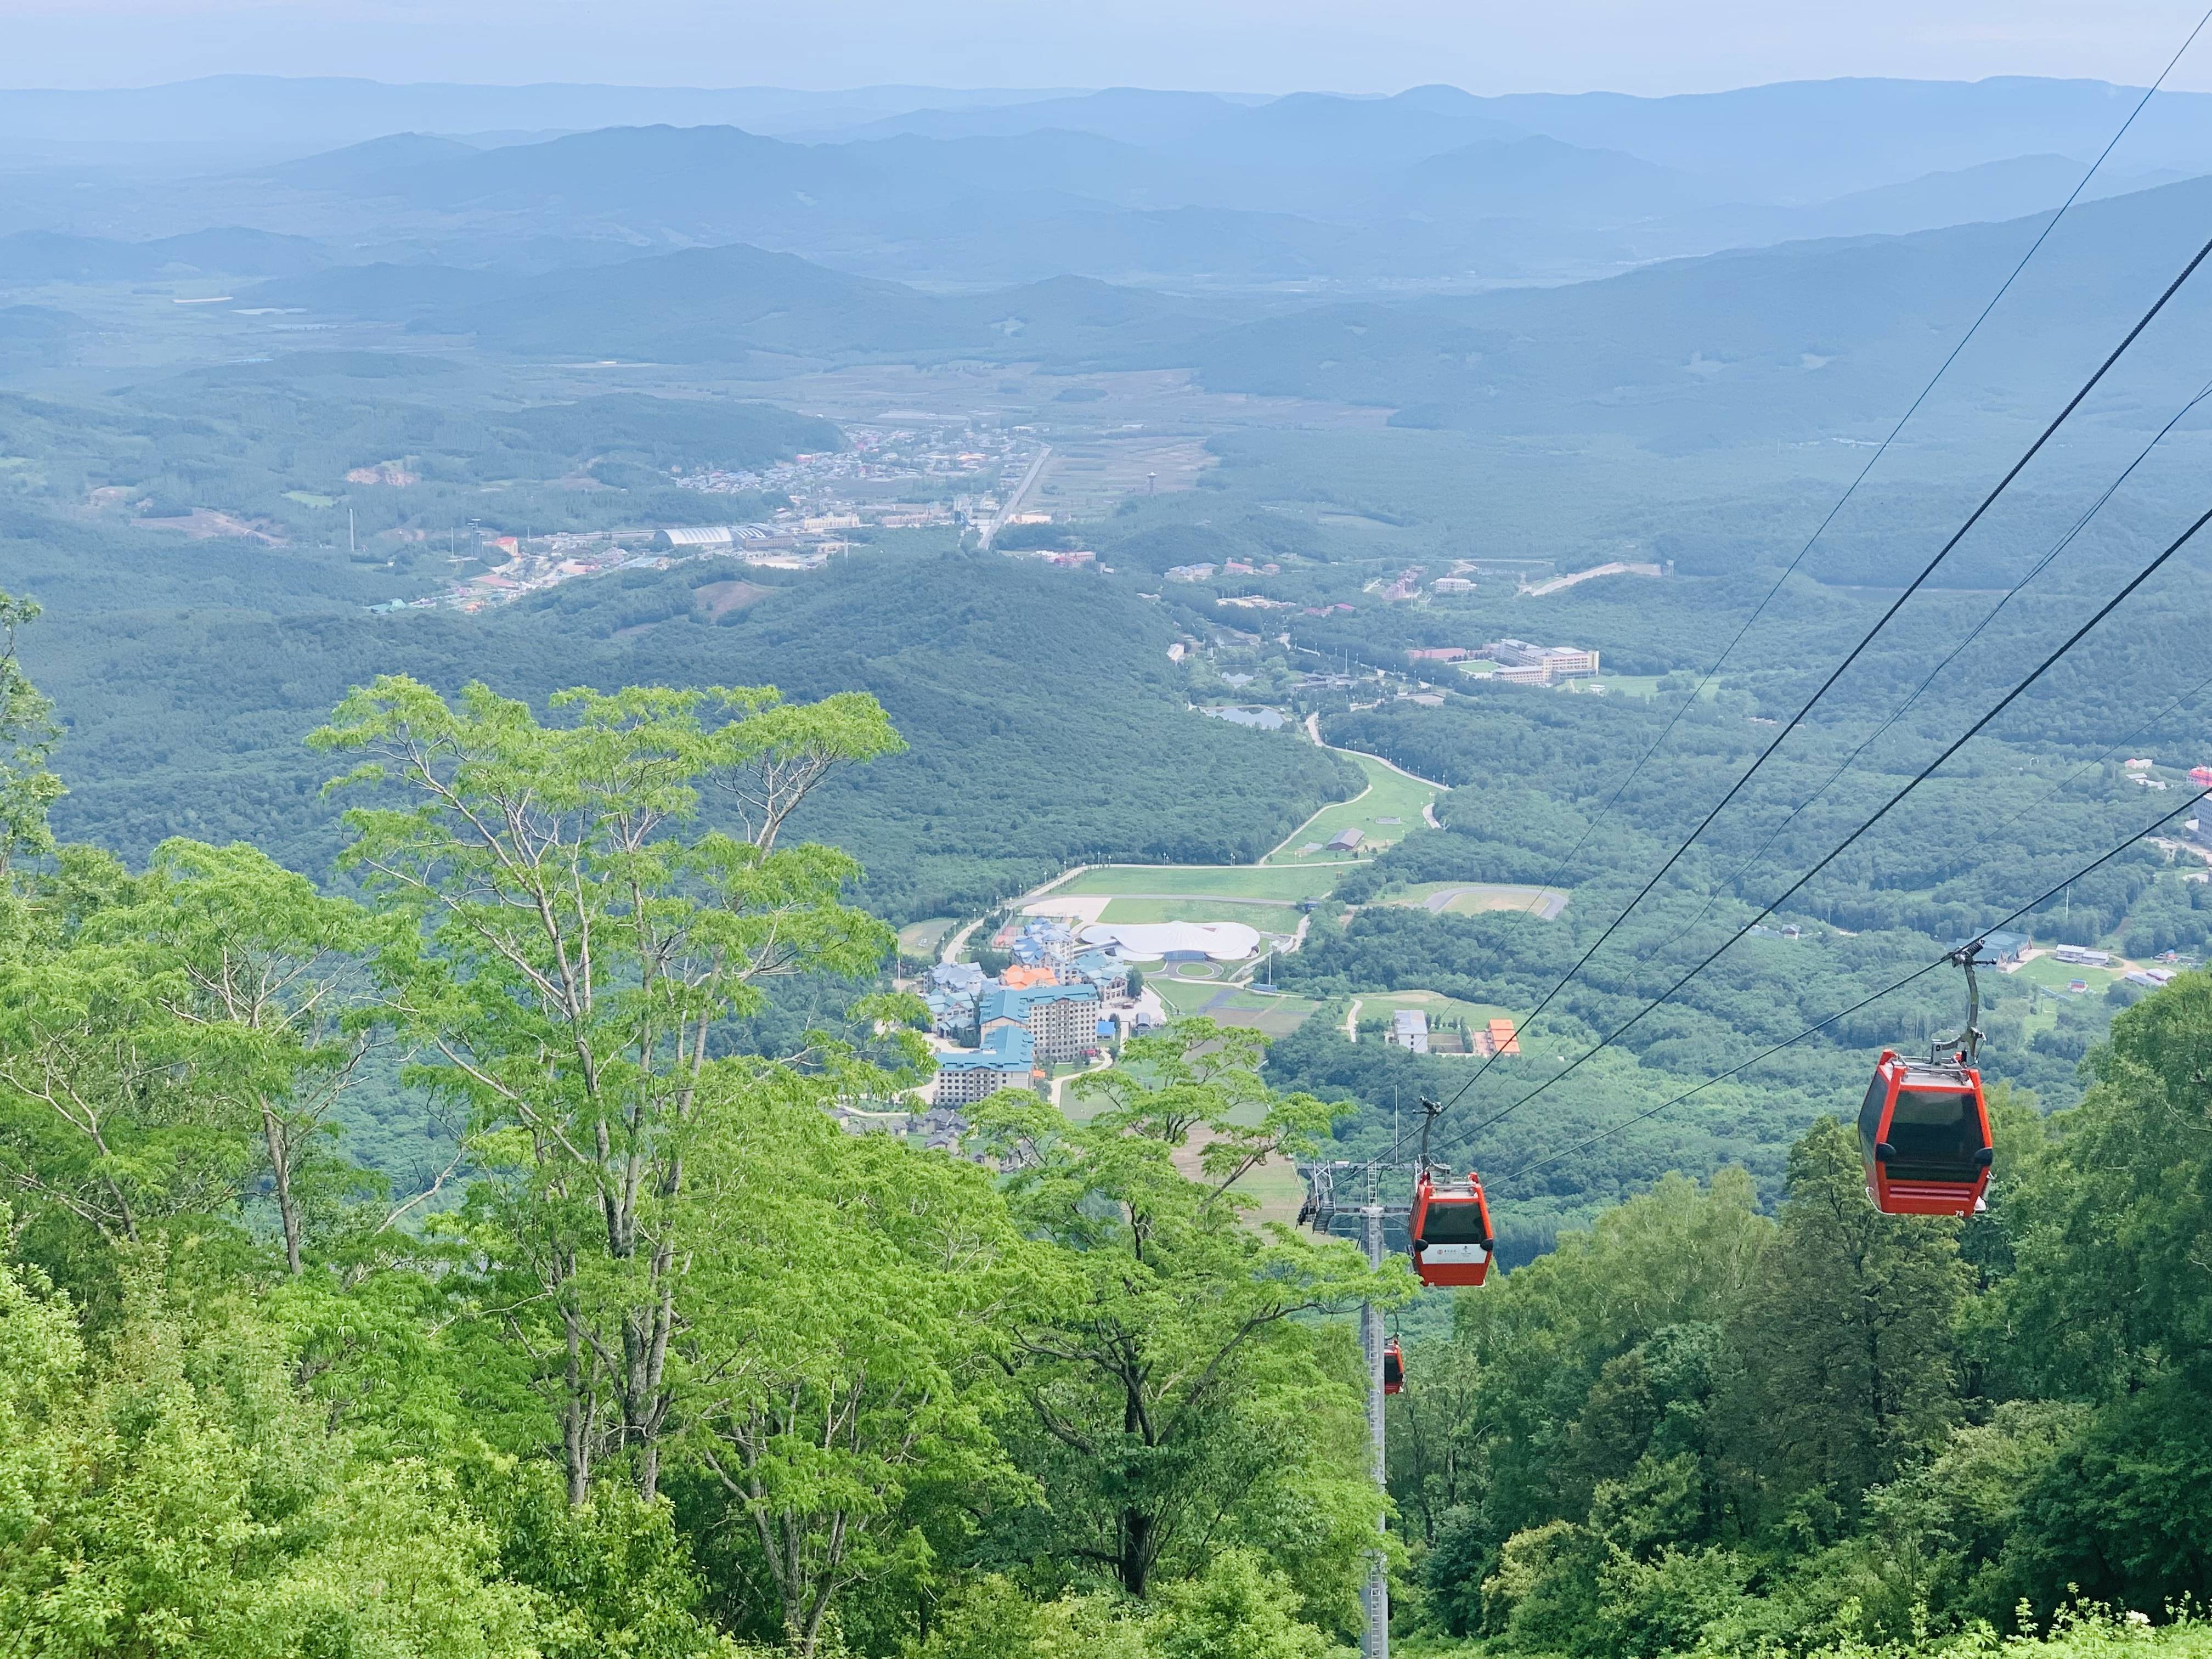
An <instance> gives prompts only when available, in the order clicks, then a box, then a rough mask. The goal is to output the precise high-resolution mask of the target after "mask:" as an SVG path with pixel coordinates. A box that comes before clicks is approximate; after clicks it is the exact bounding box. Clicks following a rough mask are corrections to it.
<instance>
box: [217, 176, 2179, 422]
mask: <svg viewBox="0 0 2212 1659" xmlns="http://www.w3.org/2000/svg"><path fill="white" fill-rule="evenodd" d="M2041 225H2042V221H2041V220H2040V219H2039V218H2027V219H2019V220H2014V221H2010V222H2003V223H1996V224H1976V225H1968V226H1962V227H1953V228H1944V229H1939V230H1933V231H1927V232H1923V233H1920V234H1915V235H1911V236H1905V237H1874V238H1855V239H1840V240H1824V241H1814V242H1804V243H1794V244H1790V245H1787V246H1780V247H1776V248H1771V249H1766V250H1762V251H1758V252H1739V253H1728V254H1721V255H1713V256H1707V257H1703V258H1692V259H1684V260H1678V261H1673V262H1669V263H1666V264H1658V265H1655V266H1653V267H1650V268H1649V269H1646V270H1638V271H1636V272H1632V273H1630V274H1627V275H1624V276H1618V277H1615V278H1613V279H1611V280H1607V281H1601V282H1590V283H1573V284H1567V285H1561V286H1553V287H1543V288H1521V289H1501V290H1498V291H1495V292H1492V293H1487V294H1482V295H1471V296H1466V297H1462V298H1434V299H1414V300H1406V301H1389V302H1385V301H1361V302H1357V303H1345V304H1328V305H1320V306H1316V305H1310V304H1304V305H1301V304H1295V303H1289V302H1285V301H1272V302H1261V301H1252V300H1242V301H1231V300H1226V299H1224V300H1215V301H1200V300H1194V299H1191V298H1188V297H1181V296H1176V295H1164V294H1159V293H1156V292H1152V291H1149V290H1146V289H1133V288H1125V287H1115V286H1112V285H1109V284H1106V283H1098V282H1095V281H1091V280H1089V279H1085V278H1080V277H1059V278H1054V279H1052V280H1048V281H1045V282H1041V283H1028V284H1022V285H1018V286H1014V287H1010V288H1006V289H997V290H993V291H990V292H987V293H980V294H955V295H946V294H931V293H926V292H923V291H921V290H920V289H915V288H914V287H911V286H909V285H906V284H902V283H890V282H885V281H882V280H879V279H875V278H870V277H865V276H854V275H852V274H850V273H848V272H843V271H839V270H831V269H829V268H827V267H824V266H822V265H819V264H813V263H811V262H809V261H806V260H804V259H800V258H797V257H795V256H793V255H790V254H787V253H780V252H768V251H763V250H761V249H757V248H752V247H746V246H732V247H723V248H715V249H696V250H690V251H687V252H678V253H675V254H668V255H661V256H655V257H647V258H635V259H632V260H630V261H629V262H627V263H624V264H620V265H614V266H605V267H598V268H592V269H586V270H564V271H556V272H552V273H547V274H541V275H536V276H520V275H514V274H510V273H504V272H497V271H483V270H474V271H471V270H453V269H449V268H441V267H423V266H403V265H374V266H368V267H341V268H334V269H330V270H320V271H316V272H312V273H309V274H307V275H303V276H292V277H287V278H283V279H279V280H276V281H273V282H270V283H264V284H262V285H261V286H259V287H258V288H257V289H253V290H252V291H251V292H250V293H249V294H247V295H243V296H241V297H242V299H244V300H245V301H248V302H250V303H253V304H265V305H283V306H289V307H302V308H304V309H307V310H308V311H311V312H313V313H316V314H319V315H325V316H330V317H351V318H360V319H374V320H380V321H385V322H389V323H394V324H398V325H404V326H407V327H410V328H412V329H414V330H416V331H422V332H426V333H433V334H451V335H467V336H470V337H473V339H474V341H475V342H476V343H477V345H478V346H479V347H480V348H482V349H486V350H489V351H492V352H496V353H501V354H513V355H520V356H532V357H541V358H542V357H555V358H559V357H579V358H586V359H598V358H617V359H632V360H652V361H658V362H699V363H711V364H714V365H717V366H723V367H728V368H733V369H735V370H736V371H737V372H738V373H740V374H752V375H758V376H763V377H766V376H776V375H781V374H788V373H791V372H793V371H794V370H798V369H802V368H811V367H815V366H818V365H822V364H826V363H835V362H852V361H856V360H879V361H880V360H896V361H916V360H939V359H945V358H953V357H971V358H979V359H985V360H997V361H1003V362H1011V361H1026V362H1042V363H1044V364H1047V365H1048V366H1051V367H1053V368H1066V369H1070V370H1073V369H1085V368H1132V369H1133V368H1191V369H1194V370H1195V371H1196V372H1197V374H1199V376H1200V379H1201V380H1203V382H1204V383H1205V384H1206V386H1208V387H1210V388H1212V389H1214V390H1218V391H1231V392H1256V393H1263V394H1274V395H1282V396H1296V397H1306V398H1322V399H1328V400H1334V401H1343V402H1351V403H1364V404H1383V405H1386V406H1388V407H1389V408H1391V409H1392V410H1394V418H1395V419H1396V420H1397V421H1398V422H1400V423H1401V424H1413V425H1435V426H1455V427H1468V428H1481V429H1488V430H1496V431H1499V432H1513V433H1522V434H1531V433H1543V432H1589V431H1600V430H1602V431H1608V432H1614V433H1619V434H1621V435H1626V436H1630V437H1632V438H1634V439H1636V440H1638V441H1641V442H1644V443H1647V444H1650V445H1654V446H1656V447H1660V448H1662V449H1671V450H1676V451H1686V450H1692V449H1697V448H1700V447H1706V446H1709V445H1712V444H1724V443H1730V442H1738V441H1742V440H1743V439H1744V438H1745V437H1746V436H1747V435H1753V434H1759V435H1771V436H1773V437H1776V438H1786V439H1796V440H1802V439H1809V438H1814V437H1820V436H1822V435H1832V434H1838V433H1841V434H1849V433H1851V432H1854V431H1857V430H1859V429H1862V428H1863V429H1865V430H1868V431H1872V430H1874V429H1875V427H1877V426H1878V425H1879V423H1880V422H1882V421H1883V420H1885V419H1887V418H1888V417H1891V416H1894V415H1895V414H1896V413H1897V411H1898V410H1900V409H1901V408H1903V407H1904V406H1905V404H1906V403H1907V402H1909V401H1910V398H1911V393H1912V392H1914V391H1915V390H1917V386H1919V384H1920V383H1921V382H1922V381H1923V380H1924V379H1925V378H1926V376H1927V375H1928V374H1930V373H1932V372H1933V371H1934V369H1935V368H1936V364H1937V362H1940V361H1941V359H1942V354H1943V353H1944V352H1945V351H1946V350H1948V349H1949V345H1950V343H1952V342H1954V341H1955V340H1956V339H1957V338H1958V337H1959V336H1960V334H1961V333H1962V332H1963V331H1964V330H1965V328H1966V325H1967V323H1968V322H1969V321H1971V319H1972V317H1973V316H1974V314H1975V313H1977V312H1978V310H1979V308H1980V307H1981V306H1982V305H1983V304H1984V302H1985V301H1987V300H1988V298H1989V296H1990V295H1991V294H1992V293H1993V292H1995V290H1996V286H1997V284H1998V283H1999V282H2000V281H2001V280H2002V277H2003V276H2004V274H2005V273H2006V272H2007V271H2008V270H2009V269H2010V268H2011V266H2012V264H2014V263H2015V261H2016V260H2017V259H2018V258H2019V257H2020V255H2021V253H2022V252H2024V251H2025V250H2026V249H2027V246H2028V245H2029V243H2030V242H2031V241H2032V240H2033V239H2034V237H2035V236H2036V234H2038V232H2039V229H2040V228H2041ZM2206 234H2212V179H2197V180H2191V181H2189V182H2186V183H2183V184H2179V185H2169V186H2166V187H2162V188H2160V189H2157V190H2153V191H2142V192H2138V193H2136V194H2133V195H2128V196H2123V197H2116V198H2113V199H2111V200H2106V201H2100V202H2094V203H2088V204H2082V205H2081V206H2080V207H2077V208H2076V209H2075V213H2074V214H2073V215H2072V216H2069V220H2068V221H2067V222H2066V223H2065V224H2063V226H2061V227H2060V228H2059V229H2058V231H2057V233H2056V234H2054V235H2053V236H2052V237H2051V239H2050V240H2049V242H2048V243H2047V245H2046V246H2045V248H2044V250H2043V251H2042V252H2041V253H2040V255H2039V258H2038V260H2037V263H2036V264H2035V265H2034V266H2033V267H2032V268H2031V269H2030V270H2029V271H2028V273H2027V275H2026V276H2024V277H2023V279H2022V280H2021V283H2020V284H2019V285H2018V287H2017V288H2016V289H2015V291H2014V292H2013V293H2012V294H2011V295H2008V297H2007V299H2006V301H2005V302H2004V305H2003V307H2002V308H2001V309H2000V310H1999V311H1998V312H1997V313H1996V314H1995V315H1994V316H1993V317H1992V319H1991V322H1990V327H1989V329H1988V330H1987V331H1986V333H1985V336H1984V338H1983V339H1981V340H1979V341H1978V342H1977V343H1976V345H1975V346H1974V347H1973V348H1972V349H1971V350H1970V351H1969V352H1968V353H1967V354H1966V356H1964V357H1963V358H1962V359H1961V360H1960V363H1959V365H1958V367H1957V368H1956V370H1955V371H1954V376H1953V380H1952V382H1951V386H1950V388H1949V390H1948V392H1947V395H1948V396H1951V397H1957V398H1979V399H1983V400H1985V401H1989V402H1992V403H1993V404H2002V405H2005V406H2020V407H2025V408H2034V407H2039V406H2040V404H2041V403H2042V402H2043V401H2045V400H2047V399H2048V398H2050V397H2051V396H2052V395H2053V394H2054V389H2055V388H2057V387H2060V386H2062V385H2065V384H2070V383H2071V382H2072V381H2073V380H2075V379H2076V378H2078V376H2079V375H2080V374H2083V373H2086V371H2087V368H2088V367H2089V366H2090V365H2091V364H2092V363H2093V362H2094V361H2095V358H2096V357H2097V356H2098V355H2100V353H2101V351H2102V350H2103V349H2105V348H2106V346H2107V345H2108V344H2109V343H2110V340H2111V339H2112V337H2114V336H2115V335H2116V334H2117V332H2118V329H2119V328H2120V326H2121V325H2122V323H2123V320H2124V319H2126V318H2129V317H2131V316H2133V315H2134V314H2136V313H2137V312H2139V311H2140V310H2141V308H2142V307H2143V306H2144V305H2145V304H2147V303H2148V301H2149V300H2150V298H2151V297H2152V296H2153V295H2155V294H2156V293H2157V291H2158V289H2160V287H2161V286H2162V285H2163V284H2164V283H2165V282H2166V280H2167V279H2168V278H2169V277H2170V276H2171V275H2172V272H2173V271H2174V270H2179V268H2180V266H2181V264H2183V262H2184V261H2185V258H2186V257H2187V255H2188V254H2189V252H2191V251H2192V250H2193V248H2194V247H2195V246H2196V245H2197V243H2198V241H2199V240H2202V239H2203V237H2204V236H2205V235H2206ZM2203 280H2205V281H2208V282H2212V277H2206V278H2204V279H2203ZM2208 348H2212V295H2207V296H2203V297H2200V296H2198V295H2195V294H2193V293H2191V294H2186V295H2184V296H2183V297H2182V299H2181V300H2180V301H2177V303H2176V304H2175V306H2174V307H2173V308H2172V315H2171V316H2170V317H2169V318H2167V319H2165V320H2163V321H2161V323H2160V325H2159V330H2158V331H2157V332H2156V333H2155V334H2154V336H2153V337H2149V338H2147V339H2146V341H2145V343H2144V347H2143V349H2142V351H2141V352H2140V353H2139V354H2138V356H2137V357H2136V359H2135V360H2134V361H2133V362H2131V363H2130V366H2129V368H2128V369H2127V371H2126V372H2125V373H2124V374H2121V375H2119V376H2118V377H2117V378H2116V380H2115V381H2114V383H2113V387H2112V392H2111V394H2110V398H2109V400H2108V401H2100V403H2099V404H2094V405H2093V406H2092V409H2091V410H2090V411H2089V413H2090V415H2091V416H2093V417H2098V416H2109V415H2111V414H2112V412H2113V411H2114V410H2117V411H2118V415H2119V417H2120V418H2122V419H2123V421H2124V422H2127V421H2132V420H2135V419H2136V418H2137V417H2138V416H2139V414H2140V409H2139V407H2138V405H2137V404H2136V402H2134V401H2132V400H2135V399H2138V398H2142V399H2148V403H2147V404H2144V405H2142V406H2143V407H2162V406H2163V404H2162V403H2161V401H2160V400H2162V399H2164V398H2167V397H2168V395H2169V393H2171V392H2175V391H2176V390H2177V389H2178V388H2179V386H2180V385H2181V382H2182V381H2183V380H2191V381H2194V380H2197V379H2201V377H2202V375H2203V368H2202V367H2201V364H2202V363H2203V362H2205V361H2208V360H2212V350H2208ZM2169 382H2171V385H2169V384H2168V383H2169ZM2123 388H2125V389H2126V390H2125V392H2124V395H2122V389H2123Z"/></svg>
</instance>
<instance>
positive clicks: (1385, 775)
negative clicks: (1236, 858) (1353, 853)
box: [1267, 755, 1443, 868]
mask: <svg viewBox="0 0 2212 1659" xmlns="http://www.w3.org/2000/svg"><path fill="white" fill-rule="evenodd" d="M1352 759H1353V760H1354V761H1356V762H1358V765H1359V769H1360V770H1361V771H1363V772H1364V773H1366V775H1367V790H1366V793H1364V794H1361V795H1359V796H1358V797H1356V798H1355V799H1351V800H1346V801H1339V802H1337V803H1336V804H1335V805H1333V806H1324V807H1322V809H1321V811H1318V812H1316V813H1315V814H1314V815H1313V817H1310V818H1309V819H1307V820H1306V821H1305V823H1303V824H1301V825H1299V826H1298V828H1297V829H1295V830H1294V831H1292V832H1291V836H1290V839H1289V840H1287V841H1285V842H1284V843H1283V844H1282V845H1281V846H1280V847H1278V848H1276V849H1275V850H1274V851H1273V852H1272V853H1270V854H1267V863H1268V865H1269V866H1273V867H1277V868H1281V867H1285V866H1288V867H1292V868H1295V867H1297V866H1300V865H1305V866H1323V865H1328V864H1342V863H1348V862H1350V860H1348V859H1347V858H1346V855H1345V854H1342V853H1332V852H1328V851H1326V850H1324V849H1325V848H1326V845H1327V843H1328V842H1329V841H1331V840H1333V839H1334V837H1336V836H1340V835H1341V834H1342V833H1343V832H1344V831H1346V829H1357V830H1358V831H1359V832H1360V836H1361V837H1362V839H1361V841H1360V843H1359V850H1360V851H1361V852H1363V853H1367V852H1372V851H1374V850H1375V849H1376V848H1383V847H1389V846H1391V845H1393V844H1395V842H1401V841H1403V840H1404V839H1405V838H1406V837H1407V836H1409V835H1411V834H1413V831H1414V830H1416V829H1420V828H1422V827H1423V824H1424V822H1425V821H1424V820H1423V818H1422V817H1421V809H1422V808H1423V807H1424V806H1426V805H1428V804H1429V803H1430V802H1431V801H1432V800H1434V799H1436V798H1437V796H1438V795H1441V794H1442V793H1443V790H1441V789H1438V788H1437V787H1435V786H1434V785H1432V784H1426V783H1420V782H1417V781H1415V780H1413V779H1412V778H1409V777H1407V776H1406V775H1405V774H1403V773H1402V772H1394V771H1392V770H1391V769H1389V767H1387V766H1385V765H1383V763H1382V762H1380V761H1378V760H1370V759H1369V758H1368V757H1366V756H1364V755H1354V756H1352ZM1307 846H1312V847H1314V848H1316V851H1314V852H1311V853H1302V852H1300V851H1299V850H1298V849H1299V848H1303V847H1307Z"/></svg>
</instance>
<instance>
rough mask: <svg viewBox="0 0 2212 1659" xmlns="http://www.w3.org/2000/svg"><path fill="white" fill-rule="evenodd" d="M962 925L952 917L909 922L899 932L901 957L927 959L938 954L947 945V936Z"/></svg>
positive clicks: (931, 917)
mask: <svg viewBox="0 0 2212 1659" xmlns="http://www.w3.org/2000/svg"><path fill="white" fill-rule="evenodd" d="M959 925H960V924H959V923H958V922H957V921H955V920H953V918H951V916H930V917H927V918H926V919H925V920H923V921H909V922H908V923H907V925H906V926H905V927H902V928H900V929H899V930H898V948H899V954H900V955H901V956H907V957H927V956H934V955H935V954H936V953H937V947H938V946H939V945H942V944H944V943H945V935H946V934H947V933H951V931H952V930H953V929H954V928H955V927H958V926H959Z"/></svg>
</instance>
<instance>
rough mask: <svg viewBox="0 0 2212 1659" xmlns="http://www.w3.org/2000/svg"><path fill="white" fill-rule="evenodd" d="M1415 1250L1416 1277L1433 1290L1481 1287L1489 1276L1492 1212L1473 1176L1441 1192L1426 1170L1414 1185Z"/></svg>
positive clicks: (1410, 1229) (1410, 1227)
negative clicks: (1462, 1183)
mask: <svg viewBox="0 0 2212 1659" xmlns="http://www.w3.org/2000/svg"><path fill="white" fill-rule="evenodd" d="M1406 1226H1407V1233H1408V1234H1409V1236H1410V1237H1411V1239H1412V1243H1413V1273H1414V1275H1415V1277H1417V1278H1418V1279H1419V1280H1420V1281H1421V1283H1422V1284H1424V1285H1480V1284H1481V1283H1482V1281H1483V1279H1484V1278H1485V1277H1486V1276H1487V1275H1488V1273H1489V1272H1490V1258H1491V1255H1492V1252H1493V1250H1494V1249H1495V1243H1496V1241H1495V1240H1494V1239H1493V1237H1492V1234H1491V1231H1490V1206H1489V1205H1488V1204H1486V1203H1485V1202H1484V1201H1483V1197H1482V1182H1480V1180H1478V1179H1477V1178H1476V1176H1475V1173H1474V1170H1468V1172H1467V1184H1466V1185H1465V1186H1464V1187H1462V1186H1461V1185H1460V1184H1459V1183H1458V1182H1450V1183H1449V1184H1447V1185H1445V1186H1443V1187H1439V1186H1437V1184H1436V1182H1434V1181H1433V1180H1431V1178H1430V1176H1429V1172H1428V1171H1427V1170H1422V1171H1421V1175H1420V1178H1419V1180H1418V1181H1416V1182H1414V1183H1413V1214H1412V1215H1411V1216H1409V1217H1408V1218H1407V1223H1406Z"/></svg>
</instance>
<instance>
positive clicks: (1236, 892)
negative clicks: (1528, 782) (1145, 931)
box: [1047, 814, 1418, 903]
mask: <svg viewBox="0 0 2212 1659" xmlns="http://www.w3.org/2000/svg"><path fill="white" fill-rule="evenodd" d="M1417 816H1418V814H1417ZM1335 881H1336V875H1335V872H1334V871H1330V870H1323V869H1297V868H1290V869H1281V868H1276V867H1273V866H1254V865H1189V864H1174V865H1150V864H1145V865H1127V864H1124V865H1115V866H1110V867H1109V868H1106V869H1101V870H1085V872H1083V873H1082V874H1081V875H1079V876H1076V877H1074V878H1072V879H1070V880H1067V881H1065V882H1062V883H1061V884H1060V885H1059V886H1057V887H1055V888H1054V889H1053V890H1052V892H1051V893H1049V894H1048V895H1047V897H1057V896H1059V895H1060V894H1063V893H1066V894H1070V895H1074V896H1081V895H1084V894H1097V893H1129V894H1162V893H1165V894H1175V895H1191V896H1211V897H1219V898H1260V899H1281V900H1284V901H1285V902H1290V903H1295V902H1297V901H1298V900H1299V899H1302V898H1322V897H1324V896H1327V894H1328V890H1329V889H1330V887H1332V886H1333V885H1334V884H1335Z"/></svg>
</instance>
